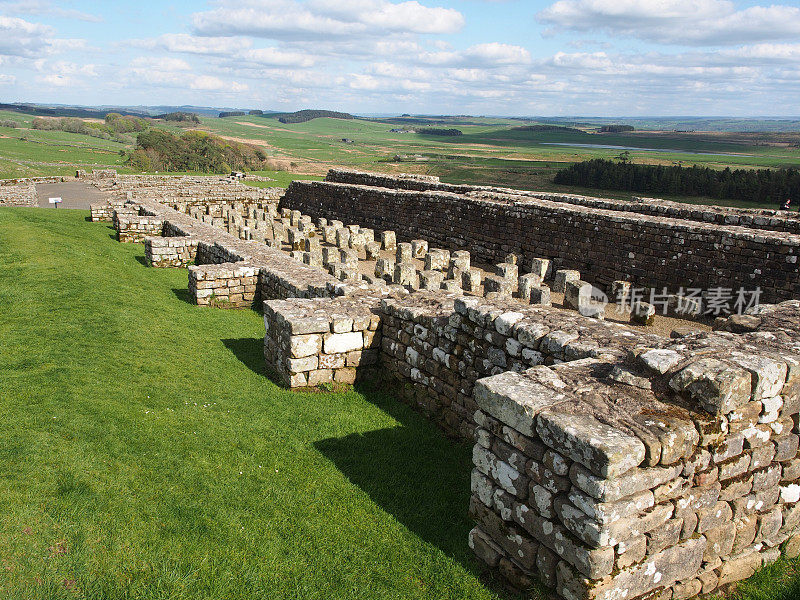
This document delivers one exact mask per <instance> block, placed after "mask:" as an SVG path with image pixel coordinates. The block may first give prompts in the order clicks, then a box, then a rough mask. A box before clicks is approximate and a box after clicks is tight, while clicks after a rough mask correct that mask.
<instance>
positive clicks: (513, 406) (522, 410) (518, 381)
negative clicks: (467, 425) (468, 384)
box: [474, 367, 567, 436]
mask: <svg viewBox="0 0 800 600" xmlns="http://www.w3.org/2000/svg"><path fill="white" fill-rule="evenodd" d="M542 368H545V367H542ZM548 370H549V369H548ZM474 394H475V401H476V402H477V404H478V406H479V407H480V408H481V410H482V411H484V412H485V413H487V414H488V415H490V416H492V417H494V418H495V419H497V420H498V421H500V422H501V423H504V424H506V425H508V426H509V427H513V428H514V429H515V430H516V431H518V432H520V433H522V434H523V435H527V436H534V435H536V422H535V419H536V415H537V414H539V412H540V411H542V410H544V409H545V408H548V407H550V406H552V405H553V404H555V403H558V402H562V401H564V400H566V398H567V396H566V394H563V393H560V392H558V391H557V390H556V389H554V388H553V387H549V386H544V385H542V384H540V383H537V382H535V381H532V380H530V379H527V378H525V377H522V376H521V375H520V374H518V373H514V372H510V371H508V372H504V373H500V374H498V375H494V376H492V377H486V378H484V379H479V380H477V381H476V382H475V391H474Z"/></svg>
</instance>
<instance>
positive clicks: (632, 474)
mask: <svg viewBox="0 0 800 600" xmlns="http://www.w3.org/2000/svg"><path fill="white" fill-rule="evenodd" d="M681 470H682V466H680V465H676V466H673V467H651V468H647V469H642V468H639V469H635V470H632V471H629V472H628V473H626V474H624V475H622V476H619V477H615V478H613V479H606V478H604V477H600V476H598V475H595V474H594V473H592V472H591V471H589V470H588V469H587V468H586V467H584V466H583V465H581V464H573V465H572V467H570V471H569V477H570V480H572V483H574V484H575V486H577V487H578V488H579V489H581V490H583V491H584V492H586V493H587V494H589V495H590V496H592V497H593V498H596V499H598V500H600V501H601V502H614V501H616V500H619V499H621V498H624V497H626V496H630V495H631V494H635V493H637V492H641V491H643V490H648V489H651V488H654V487H656V486H658V485H661V484H662V483H664V482H666V481H670V480H671V479H674V478H675V477H677V476H678V475H679V474H680V472H681Z"/></svg>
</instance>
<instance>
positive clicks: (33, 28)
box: [0, 16, 55, 57]
mask: <svg viewBox="0 0 800 600" xmlns="http://www.w3.org/2000/svg"><path fill="white" fill-rule="evenodd" d="M54 35H55V31H54V30H53V28H52V27H48V26H47V25H41V24H39V23H31V22H29V21H25V20H24V19H19V18H17V17H3V16H0V54H4V55H7V56H24V57H34V56H36V55H38V54H42V53H44V52H46V51H47V50H48V48H49V46H50V43H51V42H52V40H53V36H54Z"/></svg>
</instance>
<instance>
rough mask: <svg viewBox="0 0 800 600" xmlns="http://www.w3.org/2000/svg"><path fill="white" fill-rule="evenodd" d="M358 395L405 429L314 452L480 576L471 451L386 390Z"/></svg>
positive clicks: (492, 584)
mask: <svg viewBox="0 0 800 600" xmlns="http://www.w3.org/2000/svg"><path fill="white" fill-rule="evenodd" d="M357 391H358V392H359V393H361V394H363V395H364V397H365V398H366V399H367V400H368V401H370V402H371V403H373V404H374V405H376V406H377V407H378V408H380V409H382V410H384V411H385V412H386V413H388V414H390V415H391V416H392V417H394V418H395V419H396V420H398V421H399V422H400V423H401V425H400V426H398V427H392V428H387V429H379V430H376V431H368V432H365V433H354V434H350V435H347V436H344V437H341V438H328V439H325V440H320V441H318V442H316V443H315V444H314V446H315V447H316V448H317V450H319V451H320V452H321V453H322V454H323V455H324V456H325V457H326V458H328V459H329V460H330V461H331V462H333V463H334V464H335V465H336V467H337V468H338V469H339V471H341V472H342V473H343V474H344V475H345V476H346V477H347V478H348V479H349V480H350V481H351V482H352V483H353V484H354V485H356V486H357V487H359V488H360V489H361V490H362V491H363V492H364V493H366V494H367V495H368V496H369V497H370V498H371V499H372V501H373V502H374V503H375V504H377V505H378V506H379V507H380V508H381V509H383V510H384V511H386V512H387V513H389V514H391V515H392V516H394V517H395V518H396V519H397V520H398V521H399V522H400V523H402V524H403V525H404V526H405V527H407V528H408V529H409V530H410V531H412V532H413V533H414V534H415V535H417V536H418V537H419V538H421V539H422V540H424V541H426V542H428V543H429V544H432V545H434V546H436V547H437V548H439V549H440V550H441V551H442V552H444V553H445V554H446V555H447V556H449V557H451V558H453V559H454V560H456V561H458V562H459V563H460V564H461V565H462V566H463V567H464V568H465V569H467V570H468V571H470V572H472V573H473V574H475V575H476V576H480V575H481V568H480V566H479V564H478V562H477V561H476V559H475V558H474V556H473V554H472V551H471V550H470V549H469V546H468V545H467V535H468V533H469V530H470V529H472V527H473V523H472V521H471V520H470V518H469V516H468V514H467V511H468V507H469V498H470V472H471V470H472V459H471V455H472V452H471V450H472V445H471V444H468V443H466V442H455V441H452V440H448V439H447V438H446V437H445V436H444V435H443V434H442V433H441V432H440V431H439V430H438V429H436V427H435V426H434V425H433V424H432V423H430V422H429V421H427V420H426V419H425V418H424V417H422V416H421V415H419V414H417V413H415V412H414V411H412V410H411V409H410V408H409V407H408V406H406V405H403V404H401V403H400V402H399V401H398V400H396V399H395V398H394V397H393V396H392V395H391V391H390V390H389V389H388V388H386V387H384V386H383V385H382V384H381V383H378V382H365V383H364V384H359V385H358V386H357ZM481 579H482V581H483V583H484V584H486V585H487V587H489V588H490V589H491V590H492V591H493V592H494V593H496V594H497V595H498V596H500V597H501V598H507V599H511V598H518V597H519V596H517V595H514V594H511V593H509V592H508V591H507V590H505V589H504V588H502V587H501V586H500V584H499V582H496V581H493V580H489V579H487V578H486V577H481Z"/></svg>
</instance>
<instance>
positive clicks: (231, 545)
mask: <svg viewBox="0 0 800 600" xmlns="http://www.w3.org/2000/svg"><path fill="white" fill-rule="evenodd" d="M0 232H2V235H0V280H2V281H3V282H4V285H3V286H2V289H0V314H2V318H0V339H2V340H3V344H2V345H0V365H1V366H0V390H2V394H0V412H2V415H3V421H4V424H3V427H2V428H0V597H2V598H4V599H5V598H17V599H26V600H28V599H33V598H48V599H51V598H92V599H100V598H102V599H106V600H107V599H116V598H128V599H129V598H147V599H154V598H158V599H165V598H170V599H178V598H214V599H223V598H224V599H237V598H321V599H322V598H324V599H330V598H337V599H340V598H363V599H369V600H372V599H375V598H426V599H429V598H453V599H464V598H474V599H490V598H497V596H496V595H495V593H494V592H492V591H491V588H487V587H486V585H484V583H483V582H481V581H480V580H479V578H478V573H477V571H476V565H475V563H474V561H473V559H472V557H471V556H470V551H469V549H468V548H467V545H466V535H467V532H468V531H469V529H470V523H469V520H468V517H467V515H466V508H467V504H468V498H469V473H470V449H469V448H468V447H467V446H466V445H459V444H453V443H451V442H449V441H447V440H445V439H444V438H443V437H442V436H441V435H440V434H439V432H438V431H437V430H436V429H435V428H434V427H433V425H431V424H430V423H428V422H427V421H425V420H424V419H423V418H422V417H420V416H418V415H417V414H416V413H414V412H412V411H411V410H410V409H408V408H406V407H405V406H404V405H401V404H399V403H397V402H396V401H395V400H393V399H392V398H391V397H390V396H389V394H388V393H387V392H386V391H384V390H382V389H380V388H379V387H367V388H364V389H359V390H358V391H353V392H347V393H335V394H334V393H331V394H313V393H294V392H289V391H285V390H282V389H280V388H278V387H277V386H276V385H274V384H273V383H271V382H270V380H269V379H267V377H266V376H265V374H264V367H263V357H262V339H263V324H262V322H261V318H260V316H259V315H258V314H257V313H256V312H254V311H240V312H235V311H227V312H226V311H220V310H207V309H202V308H198V307H195V306H193V305H191V304H189V303H188V301H187V300H188V297H187V292H186V271H185V270H159V269H149V268H147V267H145V266H144V265H143V264H142V262H141V261H142V255H143V248H142V246H141V245H124V244H119V243H118V242H116V241H114V240H113V239H112V237H111V233H112V230H111V229H109V228H108V227H107V226H105V225H103V224H96V223H89V222H86V221H85V213H83V212H78V211H48V210H44V209H0Z"/></svg>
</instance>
